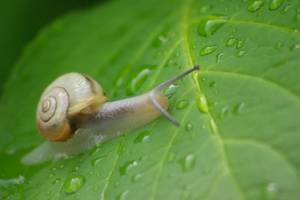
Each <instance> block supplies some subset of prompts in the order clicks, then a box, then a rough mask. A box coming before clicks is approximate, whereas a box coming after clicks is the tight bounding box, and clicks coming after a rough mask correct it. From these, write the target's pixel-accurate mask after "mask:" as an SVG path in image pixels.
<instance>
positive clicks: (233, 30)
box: [231, 26, 236, 34]
mask: <svg viewBox="0 0 300 200" xmlns="http://www.w3.org/2000/svg"><path fill="white" fill-rule="evenodd" d="M231 32H232V33H233V34H235V33H236V28H235V26H231Z"/></svg>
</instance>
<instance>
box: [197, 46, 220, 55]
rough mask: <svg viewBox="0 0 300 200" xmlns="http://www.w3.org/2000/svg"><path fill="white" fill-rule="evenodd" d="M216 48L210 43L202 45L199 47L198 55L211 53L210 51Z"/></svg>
mask: <svg viewBox="0 0 300 200" xmlns="http://www.w3.org/2000/svg"><path fill="white" fill-rule="evenodd" d="M217 48H218V46H217V45H212V46H207V47H203V48H202V49H200V51H199V55H200V56H206V55H208V54H211V53H212V52H214V51H215V50H217Z"/></svg>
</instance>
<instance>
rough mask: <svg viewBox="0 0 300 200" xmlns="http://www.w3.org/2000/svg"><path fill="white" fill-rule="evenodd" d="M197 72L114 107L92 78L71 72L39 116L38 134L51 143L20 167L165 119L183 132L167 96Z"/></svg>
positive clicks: (46, 96) (48, 94)
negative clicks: (166, 93)
mask: <svg viewBox="0 0 300 200" xmlns="http://www.w3.org/2000/svg"><path fill="white" fill-rule="evenodd" d="M198 69H199V66H195V67H194V68H192V69H190V70H187V71H185V72H183V73H182V74H180V75H177V76H175V77H173V78H171V79H169V80H167V81H165V82H163V83H161V84H159V85H158V86H156V87H154V88H153V89H152V90H151V91H149V92H147V93H145V94H142V95H140V96H136V97H131V98H127V99H123V100H118V101H114V102H109V101H108V98H107V97H106V95H105V93H104V91H103V89H102V87H101V86H100V85H99V84H98V83H97V82H96V81H95V80H93V79H92V78H91V77H89V76H86V75H83V74H80V73H75V72H72V73H67V74H65V75H62V76H60V77H58V78H57V79H56V80H55V81H53V82H52V83H51V84H50V85H49V86H48V87H47V88H46V90H45V91H44V92H43V94H42V96H41V98H40V101H39V103H38V107H37V112H36V122H37V127H38V130H39V132H40V134H41V135H42V136H44V137H45V138H46V139H47V140H48V141H46V142H44V143H43V144H41V145H40V146H38V147H37V148H36V149H34V150H33V151H32V152H29V153H28V154H27V155H25V156H24V157H23V158H22V159H21V163H23V164H24V165H36V164H40V163H43V162H46V161H49V160H51V159H53V158H61V157H64V158H68V157H70V156H72V155H75V154H78V153H81V152H84V151H86V150H88V149H91V148H92V147H94V146H95V145H99V144H100V143H103V142H105V141H107V140H110V139H113V138H116V137H118V136H120V135H123V134H126V133H129V132H130V131H132V130H134V129H136V128H138V127H141V126H143V125H145V124H148V123H150V122H151V121H153V120H155V119H157V118H158V117H160V116H165V117H166V118H167V119H169V120H170V121H171V122H172V123H173V124H174V125H175V126H177V127H178V126H179V125H180V124H179V122H177V121H176V120H175V119H174V118H173V117H172V116H171V115H170V114H169V113H168V111H167V108H168V101H167V96H166V95H164V94H163V91H164V90H165V89H166V88H168V87H169V86H170V85H172V84H173V83H175V82H176V81H178V80H179V79H181V78H182V77H184V76H186V75H188V74H189V73H191V72H193V71H195V70H198Z"/></svg>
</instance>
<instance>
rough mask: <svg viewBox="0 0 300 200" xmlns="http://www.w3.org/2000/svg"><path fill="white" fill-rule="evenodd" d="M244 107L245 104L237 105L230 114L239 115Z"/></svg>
mask: <svg viewBox="0 0 300 200" xmlns="http://www.w3.org/2000/svg"><path fill="white" fill-rule="evenodd" d="M244 107H245V103H239V104H238V105H236V106H235V107H234V108H233V111H232V114H234V115H239V114H241V112H242V110H243V109H244Z"/></svg>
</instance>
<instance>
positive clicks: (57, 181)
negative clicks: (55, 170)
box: [52, 178, 61, 185]
mask: <svg viewBox="0 0 300 200" xmlns="http://www.w3.org/2000/svg"><path fill="white" fill-rule="evenodd" d="M60 181H61V179H60V178H58V179H55V180H54V181H52V184H53V185H54V184H57V183H59V182H60Z"/></svg>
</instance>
